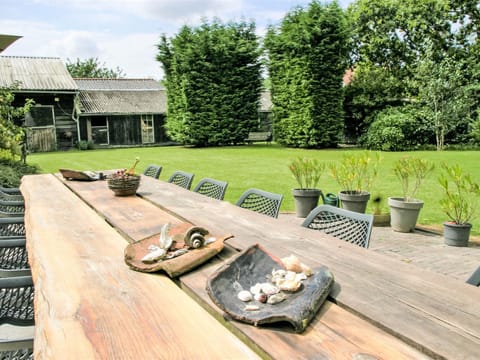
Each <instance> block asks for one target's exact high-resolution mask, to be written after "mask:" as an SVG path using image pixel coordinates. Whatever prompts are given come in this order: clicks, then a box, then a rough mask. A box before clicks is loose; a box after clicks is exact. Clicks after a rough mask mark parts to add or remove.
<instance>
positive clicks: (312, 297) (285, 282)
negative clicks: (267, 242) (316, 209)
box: [207, 244, 334, 333]
mask: <svg viewBox="0 0 480 360" xmlns="http://www.w3.org/2000/svg"><path fill="white" fill-rule="evenodd" d="M333 282H334V280H333V275H332V273H331V272H330V271H329V269H328V268H327V267H325V266H322V267H319V268H315V269H310V268H309V267H308V266H306V265H304V264H303V263H301V262H300V261H299V260H298V259H297V258H296V257H295V256H293V255H292V256H290V257H287V258H284V259H279V258H276V257H274V256H272V255H271V254H269V253H268V252H267V251H266V250H265V249H264V248H262V247H261V246H260V245H258V244H256V245H253V246H251V247H249V248H247V249H245V250H244V251H243V252H241V253H240V254H239V255H238V256H236V257H234V258H233V259H231V260H230V261H228V262H227V263H225V264H224V265H223V266H222V267H221V268H219V269H217V271H215V273H214V274H212V275H211V277H210V278H209V279H208V282H207V292H208V295H209V296H210V298H211V299H212V301H213V302H214V303H215V304H216V305H217V306H218V307H219V308H220V309H222V310H223V311H225V312H226V313H227V314H229V315H230V316H231V317H232V318H234V319H236V320H239V321H242V322H245V323H249V324H253V325H255V326H258V325H262V324H271V323H277V322H278V323H279V322H287V323H290V324H291V325H292V326H293V329H294V331H295V332H297V333H301V332H303V331H304V330H305V328H306V327H307V326H308V324H309V323H310V321H311V320H312V319H313V317H314V316H315V314H316V313H317V311H318V310H319V309H320V307H321V306H322V304H323V303H324V302H325V299H326V298H327V296H328V294H329V293H330V289H331V288H332V286H333Z"/></svg>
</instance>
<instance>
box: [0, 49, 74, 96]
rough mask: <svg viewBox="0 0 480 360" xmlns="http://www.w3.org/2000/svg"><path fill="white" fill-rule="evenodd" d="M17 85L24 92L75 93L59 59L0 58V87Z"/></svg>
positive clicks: (68, 75) (69, 77) (71, 80)
mask: <svg viewBox="0 0 480 360" xmlns="http://www.w3.org/2000/svg"><path fill="white" fill-rule="evenodd" d="M15 83H18V85H19V87H20V89H21V90H26V91H38V90H40V91H52V90H57V91H75V90H77V88H78V87H77V84H76V83H75V81H73V79H72V77H71V76H70V73H69V72H68V70H67V67H66V66H65V65H64V64H63V62H62V61H61V60H60V59H59V58H50V57H23V56H0V86H1V87H11V86H13V85H14V84H15Z"/></svg>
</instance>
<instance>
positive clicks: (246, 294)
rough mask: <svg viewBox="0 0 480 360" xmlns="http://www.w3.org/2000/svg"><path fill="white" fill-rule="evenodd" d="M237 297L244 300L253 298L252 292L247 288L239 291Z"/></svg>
mask: <svg viewBox="0 0 480 360" xmlns="http://www.w3.org/2000/svg"><path fill="white" fill-rule="evenodd" d="M237 297H238V298H239V299H240V300H242V301H245V302H247V301H250V300H252V299H253V296H252V293H251V292H250V291H247V290H242V291H240V292H239V293H238V295H237Z"/></svg>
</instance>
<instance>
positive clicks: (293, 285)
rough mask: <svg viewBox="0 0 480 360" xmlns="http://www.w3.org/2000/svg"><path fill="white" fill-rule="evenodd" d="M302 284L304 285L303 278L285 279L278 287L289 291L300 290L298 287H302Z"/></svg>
mask: <svg viewBox="0 0 480 360" xmlns="http://www.w3.org/2000/svg"><path fill="white" fill-rule="evenodd" d="M301 286H302V281H301V280H300V281H297V280H295V279H293V280H287V279H285V280H284V281H283V282H281V283H280V284H278V287H279V288H280V290H283V291H289V292H295V291H298V289H300V287H301Z"/></svg>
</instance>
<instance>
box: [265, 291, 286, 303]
mask: <svg viewBox="0 0 480 360" xmlns="http://www.w3.org/2000/svg"><path fill="white" fill-rule="evenodd" d="M286 298H287V297H286V295H285V294H282V293H278V294H273V295H272V296H269V297H268V300H267V303H268V304H271V305H274V304H278V303H279V302H282V301H283V300H285V299H286Z"/></svg>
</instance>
